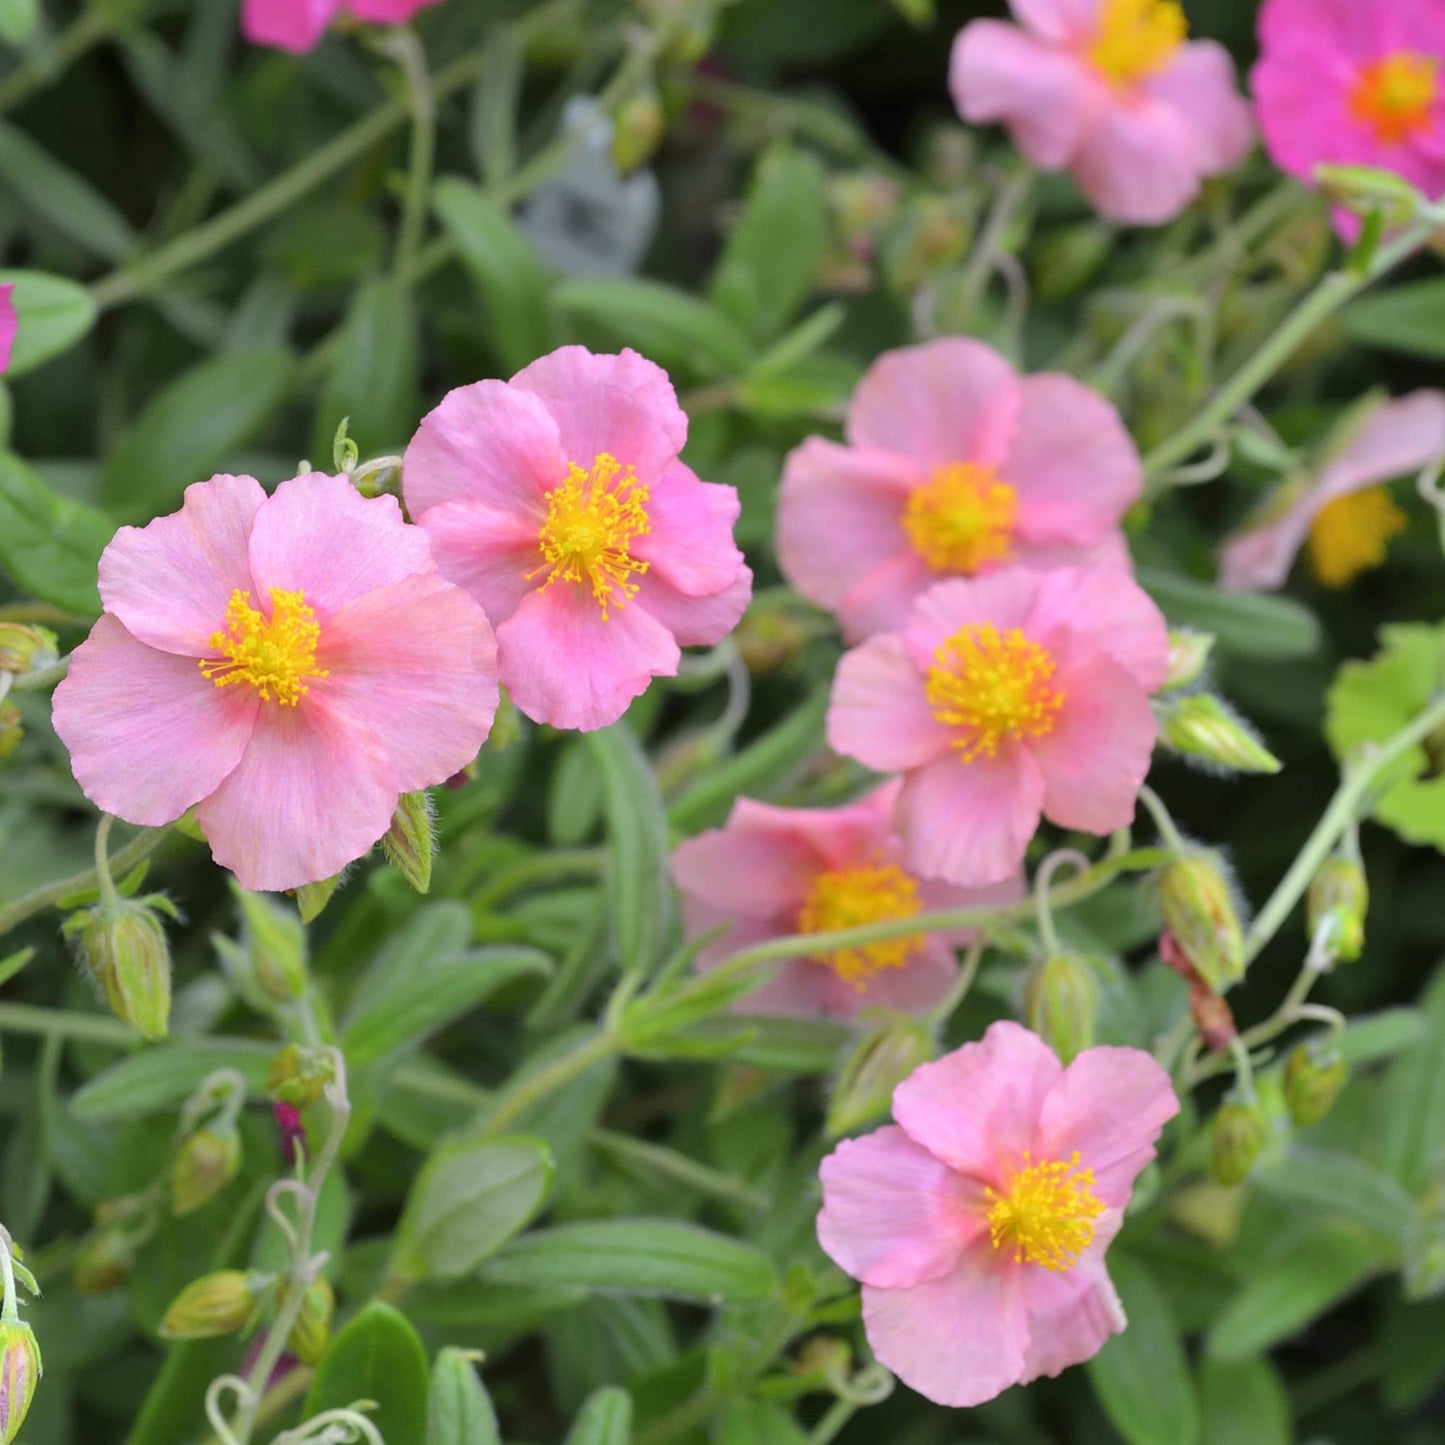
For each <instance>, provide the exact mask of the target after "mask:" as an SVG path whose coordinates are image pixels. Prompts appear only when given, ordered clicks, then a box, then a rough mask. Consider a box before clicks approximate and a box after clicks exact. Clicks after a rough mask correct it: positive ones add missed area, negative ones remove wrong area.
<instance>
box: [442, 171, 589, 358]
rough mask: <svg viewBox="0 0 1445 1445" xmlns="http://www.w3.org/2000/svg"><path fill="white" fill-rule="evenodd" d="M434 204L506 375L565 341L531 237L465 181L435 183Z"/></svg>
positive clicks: (498, 207) (548, 278) (488, 340)
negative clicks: (477, 299) (474, 291)
mask: <svg viewBox="0 0 1445 1445" xmlns="http://www.w3.org/2000/svg"><path fill="white" fill-rule="evenodd" d="M432 204H433V205H434V206H435V207H436V212H437V215H438V216H439V217H440V218H441V223H442V226H443V227H444V228H445V230H446V233H447V235H449V236H450V237H451V238H452V240H453V241H454V242H455V243H456V247H457V251H458V252H459V253H460V255H461V258H462V264H463V265H464V266H465V267H466V268H467V271H468V273H469V274H470V275H471V278H472V283H473V285H475V286H476V288H477V294H478V296H479V297H480V298H481V302H482V310H483V311H484V312H485V314H486V318H487V336H486V340H487V344H488V346H489V348H490V349H491V351H492V352H493V353H494V354H495V356H496V358H497V360H498V361H499V362H501V364H502V369H503V370H504V371H507V372H513V371H519V370H520V369H521V368H522V367H524V366H526V365H527V363H528V362H530V361H535V360H536V358H537V357H539V356H541V355H543V354H544V353H546V352H548V351H551V350H552V349H553V347H555V346H556V345H557V344H558V342H559V341H560V340H561V333H560V329H559V327H558V324H557V317H556V313H555V312H554V311H553V309H552V302H551V298H550V296H549V294H548V293H549V288H550V286H551V278H550V277H549V276H548V274H547V271H546V269H545V268H544V267H543V265H542V263H541V262H540V261H539V260H538V259H537V256H536V253H535V252H534V251H533V250H532V247H531V245H530V244H529V243H528V241H527V238H526V237H525V236H523V235H522V233H521V232H520V231H519V230H518V229H517V227H516V226H515V225H514V224H513V223H512V218H511V217H510V216H508V215H507V213H506V212H505V211H503V210H502V209H501V207H500V206H498V205H496V204H495V203H494V202H492V201H490V200H488V199H487V197H486V196H485V195H483V194H482V192H481V191H479V190H478V189H477V188H476V187H475V186H472V185H468V184H467V183H466V182H465V181H459V180H455V179H452V178H444V179H442V180H440V181H438V182H437V184H436V188H435V190H434V191H433V193H432Z"/></svg>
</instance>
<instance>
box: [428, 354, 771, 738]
mask: <svg viewBox="0 0 1445 1445" xmlns="http://www.w3.org/2000/svg"><path fill="white" fill-rule="evenodd" d="M686 439H687V417H686V416H684V415H683V412H682V409H681V408H680V407H679V406H678V404H677V397H676V395H675V394H674V392H673V389H672V383H671V382H669V381H668V379H667V373H666V372H665V371H663V370H662V368H661V367H659V366H654V365H653V363H652V362H650V361H647V360H646V359H644V358H643V357H641V356H639V355H638V354H637V353H636V352H635V351H624V352H622V354H621V355H620V356H596V355H593V354H592V353H591V352H590V351H587V350H586V349H585V348H584V347H581V346H564V347H562V348H561V349H560V350H558V351H554V352H552V354H551V355H550V356H544V357H542V358H541V359H540V360H538V361H534V362H533V363H532V364H531V365H530V366H528V367H526V368H524V369H523V370H522V371H519V372H518V373H517V374H516V376H514V377H513V378H512V379H511V381H479V382H477V383H475V385H472V386H464V387H461V388H460V389H458V390H456V391H453V392H449V393H448V394H447V396H446V397H445V398H443V400H442V403H441V405H440V406H438V407H437V408H436V410H435V411H433V412H431V414H430V415H428V416H427V417H426V418H424V419H423V421H422V424H421V429H420V431H418V432H417V434H416V436H415V437H413V438H412V442H411V445H410V446H409V447H408V448H407V450H406V458H405V467H404V473H403V475H404V483H403V486H404V491H405V495H406V504H407V507H408V509H409V510H410V512H411V514H412V516H413V517H414V518H416V520H417V522H418V523H419V524H420V525H421V526H422V527H423V528H424V529H425V530H426V532H427V534H428V535H429V536H430V537H431V542H432V548H433V550H434V552H435V553H436V559H437V566H438V568H440V570H441V573H442V575H443V576H444V577H448V578H450V579H451V580H452V581H453V582H455V583H457V585H458V586H460V587H464V588H466V589H467V591H468V592H470V593H471V595H472V596H473V597H475V598H476V600H477V601H478V602H480V603H481V604H482V606H483V607H484V608H485V609H486V613H487V616H488V617H489V618H491V620H492V623H493V625H494V626H495V627H496V629H497V646H498V649H499V652H498V656H499V662H500V667H501V678H502V683H503V685H504V686H505V687H506V688H507V689H508V691H509V692H510V693H511V697H512V701H513V702H515V703H516V704H517V706H518V707H519V708H520V709H521V710H522V711H523V712H524V713H526V714H527V716H528V717H530V718H533V719H535V720H536V721H537V722H543V723H550V724H551V725H552V726H553V727H559V728H581V729H583V730H590V729H592V728H600V727H605V726H606V725H607V724H608V723H612V722H616V720H617V719H618V718H619V717H621V716H622V714H623V713H624V712H625V711H626V710H627V706H628V704H629V703H630V702H631V701H632V699H633V698H635V697H637V696H638V695H639V694H640V693H642V692H643V691H645V690H646V688H647V684H648V682H649V681H650V680H651V679H652V678H654V677H673V676H675V675H676V673H677V668H678V663H679V661H680V659H681V653H680V652H679V650H678V649H679V645H681V646H684V647H685V646H689V645H692V644H710V643H714V642H718V641H720V640H721V639H722V638H723V637H725V636H726V635H727V634H728V633H729V632H730V631H731V630H732V629H733V627H734V626H735V625H736V623H737V621H738V619H739V618H740V617H741V616H742V614H743V611H744V609H745V608H746V607H747V605H748V599H749V598H750V597H751V595H752V577H753V574H752V573H751V572H750V571H749V570H748V568H747V565H746V564H745V563H744V561H743V555H742V553H741V552H739V551H738V549H737V546H736V545H735V543H734V542H733V523H734V522H735V521H736V520H737V516H738V496H737V492H736V491H734V490H733V488H732V487H722V486H715V485H713V484H712V483H710V482H701V481H699V480H698V479H697V477H696V476H695V475H694V474H693V472H692V471H691V469H690V468H689V467H687V466H685V465H684V464H683V463H682V462H680V461H679V460H678V453H679V452H680V451H681V450H682V446H683V443H684V441H686Z"/></svg>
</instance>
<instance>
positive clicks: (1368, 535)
mask: <svg viewBox="0 0 1445 1445" xmlns="http://www.w3.org/2000/svg"><path fill="white" fill-rule="evenodd" d="M1442 457H1445V392H1440V391H1417V392H1413V393H1411V395H1409V396H1404V397H1400V398H1399V399H1398V400H1396V401H1387V402H1381V403H1380V404H1379V405H1377V406H1376V407H1374V408H1373V409H1372V410H1371V411H1369V412H1368V413H1367V414H1366V415H1365V417H1364V419H1363V421H1359V422H1357V423H1356V425H1355V426H1354V427H1353V428H1351V430H1350V433H1349V435H1348V436H1347V437H1346V438H1345V440H1344V442H1343V443H1342V444H1341V445H1339V446H1338V447H1337V448H1336V450H1335V452H1334V454H1333V455H1332V456H1330V457H1329V458H1328V459H1327V460H1326V462H1325V464H1324V466H1323V467H1322V468H1321V470H1320V472H1319V475H1318V476H1316V477H1314V478H1313V479H1311V478H1309V477H1296V478H1294V479H1292V480H1290V481H1288V482H1286V483H1285V484H1284V486H1282V487H1280V488H1279V489H1277V491H1276V492H1275V494H1274V496H1272V497H1271V498H1269V499H1268V500H1266V502H1265V503H1264V506H1263V507H1262V508H1261V510H1260V515H1259V516H1257V517H1256V518H1255V519H1254V520H1253V521H1252V522H1251V524H1250V525H1248V526H1247V527H1246V528H1245V529H1244V530H1243V531H1241V532H1237V533H1235V535H1234V536H1233V537H1231V538H1230V539H1229V540H1228V541H1227V542H1226V543H1225V544H1224V547H1223V549H1222V550H1221V552H1220V554H1219V585H1220V586H1221V587H1223V588H1225V589H1226V590H1227V591H1231V592H1262V591H1268V590H1270V589H1271V588H1275V587H1281V586H1283V585H1284V581H1285V578H1286V577H1288V576H1289V570H1290V567H1291V566H1292V565H1293V563H1294V559H1295V554H1296V553H1297V552H1298V551H1299V549H1300V548H1301V547H1302V546H1303V547H1304V548H1305V556H1306V558H1307V560H1308V562H1309V568H1310V571H1311V572H1312V573H1313V574H1314V576H1315V579H1316V580H1317V581H1319V582H1322V583H1324V585H1325V586H1327V587H1344V586H1347V585H1348V584H1349V583H1350V582H1352V581H1354V579H1355V578H1356V577H1357V576H1358V575H1359V574H1360V573H1361V572H1365V571H1368V570H1369V569H1370V568H1372V567H1378V566H1379V565H1380V564H1381V563H1382V562H1383V561H1384V560H1385V549H1386V546H1387V544H1388V543H1389V540H1390V538H1391V537H1393V536H1394V535H1395V534H1396V533H1398V532H1401V531H1403V530H1404V528H1405V525H1406V522H1405V514H1404V513H1403V512H1402V511H1401V510H1400V509H1399V508H1398V507H1397V506H1396V505H1395V504H1394V503H1393V502H1392V501H1391V500H1390V494H1389V492H1387V491H1386V490H1385V488H1384V486H1382V485H1381V483H1384V482H1388V481H1392V480H1393V479H1394V478H1396V477H1402V476H1406V475H1408V474H1410V473H1414V472H1420V471H1423V470H1424V469H1425V468H1426V467H1427V466H1429V465H1431V463H1433V462H1438V461H1439V460H1440V459H1441V458H1442Z"/></svg>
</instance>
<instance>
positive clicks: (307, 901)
mask: <svg viewBox="0 0 1445 1445" xmlns="http://www.w3.org/2000/svg"><path fill="white" fill-rule="evenodd" d="M345 876H346V874H345V873H344V872H341V873H333V874H332V876H331V877H330V878H323V879H322V880H321V882H319V883H303V884H302V885H301V887H300V888H298V889H297V890H296V911H297V912H298V913H299V914H300V915H301V921H302V923H310V922H311V921H312V919H314V918H320V917H321V913H322V910H323V909H324V908H325V907H326V905H327V904H328V903H330V902H331V895H332V894H333V893H335V892H336V890H337V889H338V888H339V887H341V880H342V879H343V878H344V877H345Z"/></svg>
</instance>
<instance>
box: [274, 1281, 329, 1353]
mask: <svg viewBox="0 0 1445 1445" xmlns="http://www.w3.org/2000/svg"><path fill="white" fill-rule="evenodd" d="M285 1300H286V1288H285V1286H284V1285H283V1286H282V1288H281V1290H280V1292H279V1293H278V1294H277V1297H276V1308H277V1309H278V1310H280V1309H282V1308H283V1306H284V1304H285ZM335 1312H336V1295H335V1294H334V1293H333V1292H332V1289H331V1285H330V1283H329V1282H328V1281H327V1280H325V1279H314V1280H312V1281H311V1283H310V1284H309V1285H307V1286H306V1293H305V1294H304V1295H303V1296H302V1299H301V1312H300V1313H299V1314H298V1315H297V1316H296V1323H295V1324H294V1325H292V1326H291V1333H290V1334H289V1335H287V1336H286V1348H287V1349H288V1350H289V1351H290V1352H291V1353H292V1354H293V1355H295V1356H296V1358H297V1359H298V1360H300V1361H301V1363H302V1364H303V1365H314V1364H316V1363H317V1361H318V1360H320V1358H321V1356H322V1355H323V1354H325V1352H326V1344H327V1341H328V1340H330V1338H331V1316H332V1315H333V1314H334V1313H335Z"/></svg>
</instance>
